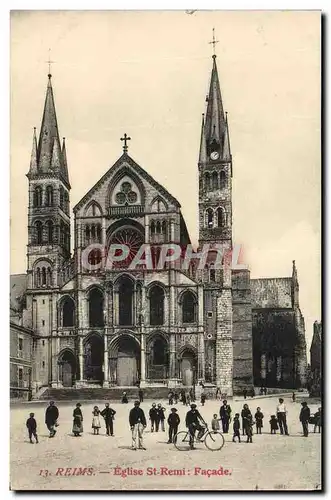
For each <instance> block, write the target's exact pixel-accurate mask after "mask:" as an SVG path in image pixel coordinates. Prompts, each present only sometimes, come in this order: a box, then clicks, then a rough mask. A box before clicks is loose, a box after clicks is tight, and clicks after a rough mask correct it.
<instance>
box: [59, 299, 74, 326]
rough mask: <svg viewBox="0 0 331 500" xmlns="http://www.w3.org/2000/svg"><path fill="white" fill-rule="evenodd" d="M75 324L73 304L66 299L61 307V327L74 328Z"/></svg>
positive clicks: (70, 300)
mask: <svg viewBox="0 0 331 500" xmlns="http://www.w3.org/2000/svg"><path fill="white" fill-rule="evenodd" d="M74 324H75V303H74V301H73V300H72V299H71V298H70V297H67V298H66V299H65V301H64V302H63V306H62V326H64V327H68V326H74Z"/></svg>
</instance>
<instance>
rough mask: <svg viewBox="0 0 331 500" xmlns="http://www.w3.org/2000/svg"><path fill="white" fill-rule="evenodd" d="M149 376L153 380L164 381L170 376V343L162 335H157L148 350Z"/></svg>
mask: <svg viewBox="0 0 331 500" xmlns="http://www.w3.org/2000/svg"><path fill="white" fill-rule="evenodd" d="M147 359H148V363H147V376H148V378H149V379H151V380H159V381H162V380H164V379H166V378H167V376H168V366H169V354H168V343H167V341H166V339H165V338H164V337H163V336H162V335H159V334H157V335H155V336H154V337H153V338H152V340H151V341H150V343H149V345H148V350H147Z"/></svg>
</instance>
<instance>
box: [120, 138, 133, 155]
mask: <svg viewBox="0 0 331 500" xmlns="http://www.w3.org/2000/svg"><path fill="white" fill-rule="evenodd" d="M121 141H124V145H123V153H126V152H127V150H128V145H127V142H128V141H131V137H128V136H127V135H126V134H124V137H121Z"/></svg>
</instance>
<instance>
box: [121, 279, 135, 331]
mask: <svg viewBox="0 0 331 500" xmlns="http://www.w3.org/2000/svg"><path fill="white" fill-rule="evenodd" d="M133 293H134V285H133V282H132V280H131V279H130V278H128V277H127V276H123V277H122V278H121V279H120V283H119V286H118V301H119V324H120V325H132V324H133Z"/></svg>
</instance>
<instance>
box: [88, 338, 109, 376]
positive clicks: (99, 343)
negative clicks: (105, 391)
mask: <svg viewBox="0 0 331 500" xmlns="http://www.w3.org/2000/svg"><path fill="white" fill-rule="evenodd" d="M84 361H85V362H84V379H85V380H89V381H94V382H100V383H102V382H103V371H102V365H103V362H104V345H103V339H102V338H101V337H100V336H99V335H95V334H94V335H91V336H90V337H88V339H87V340H86V342H85V345H84Z"/></svg>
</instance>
